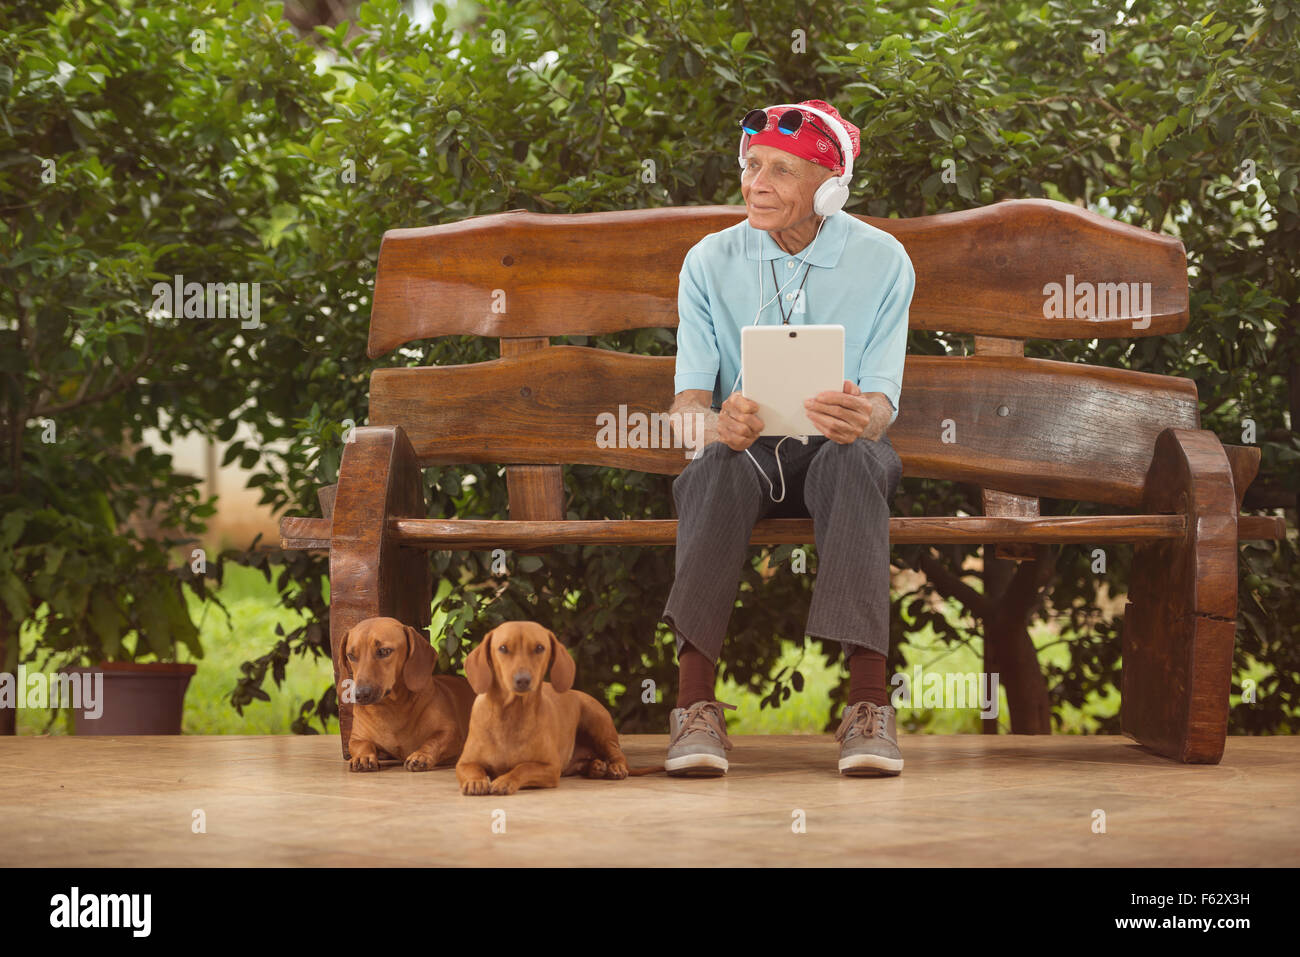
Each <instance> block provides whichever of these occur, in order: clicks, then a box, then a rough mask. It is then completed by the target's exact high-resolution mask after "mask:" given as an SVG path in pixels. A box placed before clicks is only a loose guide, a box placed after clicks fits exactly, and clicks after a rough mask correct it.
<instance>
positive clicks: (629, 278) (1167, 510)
mask: <svg viewBox="0 0 1300 957" xmlns="http://www.w3.org/2000/svg"><path fill="white" fill-rule="evenodd" d="M743 216H744V208H743V207H739V206H702V207H691V208H668V209H647V210H635V211H626V212H609V213H587V214H577V215H544V214H536V213H531V212H524V211H514V212H509V213H499V214H494V215H488V216H481V217H476V218H471V219H468V220H465V221H463V222H457V223H448V224H444V225H440V226H432V227H427V228H419V229H394V230H389V231H388V232H387V233H386V234H385V235H384V239H383V245H382V247H381V249H380V254H379V265H378V274H377V278H376V282H375V290H374V302H373V307H372V312H371V318H370V340H369V348H368V354H369V356H370V357H371V358H375V357H378V356H382V355H384V354H386V353H388V352H390V351H392V350H393V349H396V348H398V347H400V346H402V345H404V344H406V343H409V342H413V341H415V340H420V339H427V338H430V337H434V336H447V335H476V336H493V337H498V338H499V339H500V342H501V358H499V359H495V360H492V361H489V362H480V363H474V364H468V365H457V366H441V367H439V366H434V367H423V368H384V369H376V370H375V371H374V372H373V374H372V376H371V381H370V417H369V418H370V422H369V425H368V426H365V427H359V428H357V429H356V430H355V432H354V435H353V441H351V442H350V443H348V445H347V446H346V448H345V450H344V453H343V457H342V463H341V466H340V470H339V480H338V484H337V486H331V487H329V488H328V489H325V490H322V495H321V501H322V510H323V514H324V517H323V518H302V517H287V518H284V519H283V520H282V522H281V540H282V544H283V546H284V547H285V548H328V549H329V551H330V583H331V590H332V606H331V609H330V640H331V644H332V647H333V652H334V664H335V678H336V680H337V679H338V677H339V675H340V668H339V657H340V655H341V654H342V642H341V638H342V636H343V635H344V634H345V633H346V632H347V630H348V629H349V628H351V627H352V626H353V625H354V624H356V623H357V622H358V621H360V620H362V619H364V618H367V617H370V616H373V615H390V616H393V617H396V618H399V619H401V620H402V621H404V622H407V623H410V624H413V625H415V626H417V627H420V628H424V627H427V626H428V624H429V622H430V604H431V600H432V572H431V562H430V559H429V556H428V555H427V554H426V552H428V551H430V550H435V549H471V550H477V549H490V548H491V549H495V548H503V549H537V548H539V547H544V546H550V545H561V544H589V543H603V544H609V545H672V544H674V542H675V536H676V522H675V521H673V520H669V519H663V520H636V521H620V520H595V521H566V520H565V509H564V503H565V494H564V492H565V490H564V485H563V480H562V473H561V466H562V465H563V464H588V465H599V466H612V467H616V468H625V469H637V470H641V471H647V472H657V473H665V474H675V473H677V472H680V471H681V469H682V468H683V467H685V465H686V464H687V459H686V457H685V456H684V454H683V452H682V450H680V449H669V448H606V447H602V446H601V445H600V444H598V443H597V442H596V433H597V426H596V423H597V418H598V416H600V415H601V414H602V413H617V410H618V409H619V406H620V405H624V406H626V407H627V411H628V415H629V417H630V416H631V415H632V414H633V413H637V412H639V413H643V414H646V415H649V414H651V413H662V412H665V411H666V410H667V409H668V408H669V406H670V405H671V403H672V400H673V374H674V359H673V358H671V357H652V356H639V355H630V354H626V353H619V352H614V351H611V350H605V349H598V348H588V347H579V346H570V345H564V346H553V345H551V344H550V338H549V337H551V336H558V335H597V334H602V333H613V332H617V331H621V330H626V329H635V328H645V327H667V328H674V327H675V326H676V324H677V274H678V271H679V269H680V265H681V262H682V259H683V257H684V256H685V254H686V251H687V250H688V249H689V248H690V247H691V246H692V245H693V244H694V243H695V242H697V241H698V240H699V239H700V238H701V237H703V236H705V235H706V234H708V233H712V232H716V231H718V230H720V229H724V228H726V227H728V226H731V225H733V224H734V223H736V222H738V221H739V220H740V219H741V218H742V217H743ZM862 218H864V219H866V221H867V222H870V223H872V224H873V225H875V226H877V227H879V228H881V229H884V230H886V231H888V232H890V233H892V234H893V235H894V236H896V237H897V238H898V239H899V240H900V241H901V242H902V243H903V245H904V246H905V247H906V248H907V251H908V254H909V255H910V257H911V259H912V263H913V265H914V267H915V269H916V293H915V297H914V299H913V302H912V307H911V315H910V321H911V327H912V328H913V329H926V330H942V331H945V332H956V333H968V334H973V335H974V354H973V355H969V356H928V355H925V356H923V355H909V356H908V357H907V360H906V371H905V374H904V381H903V390H902V395H901V400H900V407H901V408H900V413H899V416H898V419H897V421H896V422H895V423H894V425H893V427H892V428H890V430H889V436H890V440H891V441H892V442H893V444H894V447H895V449H896V450H897V451H898V453H899V456H900V457H901V458H902V461H903V468H904V478H905V479H906V478H918V477H928V478H935V479H950V480H954V481H959V482H969V483H973V484H974V485H977V486H979V487H980V488H981V489H982V490H983V504H984V512H985V514H984V515H976V516H966V515H962V516H923V517H910V516H909V517H899V518H893V519H891V520H890V538H891V541H892V542H894V543H898V544H901V543H929V544H939V543H951V542H969V543H997V544H998V548H999V549H1000V550H1001V549H1008V550H1010V552H1011V554H1012V556H1013V557H1014V556H1015V555H1016V551H1015V550H1016V548H1017V546H1019V547H1020V548H1021V549H1023V548H1025V547H1027V543H1041V544H1056V543H1074V544H1084V545H1089V546H1104V545H1107V544H1112V543H1128V544H1132V545H1134V546H1135V547H1136V549H1137V551H1136V554H1135V556H1134V561H1133V575H1132V580H1131V582H1130V586H1129V601H1128V604H1127V605H1126V608H1125V616H1124V627H1123V649H1122V651H1123V682H1122V683H1123V687H1122V705H1121V708H1122V711H1121V719H1122V728H1123V731H1124V733H1125V734H1128V735H1130V736H1131V737H1133V738H1135V739H1136V740H1137V741H1139V742H1141V743H1142V744H1143V745H1146V746H1147V747H1149V748H1151V749H1153V750H1155V751H1157V752H1159V753H1160V754H1163V755H1167V756H1168V757H1171V758H1173V759H1175V760H1178V761H1183V762H1197V763H1217V762H1218V761H1219V759H1220V757H1221V755H1222V753H1223V745H1224V738H1225V735H1226V729H1227V718H1228V695H1229V688H1230V682H1231V675H1232V649H1233V639H1234V631H1235V623H1236V614H1237V547H1238V544H1237V543H1238V541H1239V540H1242V539H1263V538H1277V537H1280V536H1281V535H1282V534H1283V532H1284V526H1283V523H1282V520H1281V519H1280V518H1271V517H1250V516H1243V515H1240V510H1241V500H1242V496H1243V494H1244V493H1245V490H1246V487H1247V486H1248V485H1249V484H1250V482H1251V481H1252V480H1253V479H1254V477H1255V474H1256V471H1257V469H1258V467H1259V458H1260V453H1259V450H1258V449H1257V448H1253V447H1234V446H1224V445H1222V444H1221V443H1220V441H1219V439H1218V437H1217V436H1215V435H1214V433H1212V432H1209V431H1205V430H1202V429H1201V428H1200V415H1199V411H1198V404H1197V392H1196V384H1195V382H1193V381H1191V380H1189V379H1181V378H1174V377H1168V376H1160V375H1151V374H1147V373H1141V372H1132V371H1127V370H1123V369H1113V368H1105V367H1099V366H1092V365H1085V364H1076V363H1066V362H1058V361H1049V360H1043V359H1033V358H1026V357H1025V355H1024V342H1025V339H1027V338H1040V339H1071V338H1080V339H1089V340H1092V339H1098V338H1107V337H1130V336H1147V335H1163V334H1168V333H1175V332H1178V331H1179V330H1181V329H1183V328H1184V327H1185V326H1186V324H1187V319H1188V288H1187V264H1186V258H1185V255H1184V250H1183V246H1182V243H1181V242H1179V241H1178V240H1177V239H1174V238H1172V237H1169V236H1163V235H1159V234H1156V233H1152V232H1149V231H1146V230H1142V229H1138V228H1135V227H1132V226H1128V225H1124V224H1121V223H1117V222H1114V221H1112V220H1109V219H1106V218H1104V217H1101V216H1098V215H1095V214H1093V213H1090V212H1088V211H1086V210H1083V209H1080V208H1078V207H1075V206H1071V205H1068V204H1063V203H1057V202H1052V201H1048V200H1015V201H1010V202H1003V203H998V204H996V205H993V206H988V207H984V208H981V209H974V210H968V211H964V212H958V213H944V214H941V215H935V216H926V217H921V218H917V219H871V218H867V217H862ZM839 268H851V266H846V264H844V263H841V264H840V266H839ZM1067 276H1069V277H1072V278H1071V279H1067ZM1083 282H1090V283H1093V284H1101V283H1130V282H1143V283H1145V282H1149V283H1150V284H1151V286H1150V302H1149V307H1148V308H1147V309H1145V310H1143V309H1142V308H1141V307H1142V306H1143V305H1147V304H1146V303H1142V302H1139V301H1137V300H1138V298H1139V297H1133V299H1134V301H1132V302H1128V303H1122V302H1120V301H1119V297H1118V294H1117V292H1116V291H1115V290H1116V289H1117V287H1110V289H1108V290H1106V295H1107V297H1108V298H1107V310H1106V313H1105V315H1104V317H1102V318H1097V317H1096V316H1095V315H1094V316H1088V315H1085V313H1086V312H1087V311H1088V310H1087V304H1086V301H1085V300H1083V299H1080V300H1078V301H1076V302H1075V308H1074V309H1072V310H1071V309H1069V308H1068V307H1067V308H1065V309H1062V310H1055V309H1050V308H1049V309H1047V310H1045V308H1044V306H1045V301H1046V299H1047V295H1045V287H1046V286H1047V284H1049V283H1059V284H1066V283H1073V284H1074V287H1075V289H1082V288H1083V287H1082V286H1080V285H1078V284H1080V283H1083ZM494 291H495V292H494ZM1112 297H1113V298H1112ZM1126 298H1127V297H1126ZM1045 312H1047V313H1052V314H1056V313H1058V312H1063V313H1064V315H1065V316H1066V317H1063V318H1048V317H1046V316H1045ZM1071 315H1072V316H1073V317H1072V318H1070V317H1069V316H1071ZM954 429H955V439H956V441H951V439H952V438H953V430H954ZM470 463H481V464H499V465H505V466H506V477H507V482H508V491H509V502H510V518H509V520H500V521H491V520H472V519H459V518H456V517H454V516H445V517H434V518H429V517H427V515H426V505H425V501H424V497H423V484H422V473H421V470H422V469H423V468H424V467H426V466H433V465H451V464H470ZM1040 497H1050V498H1058V499H1068V500H1074V501H1086V502H1095V503H1103V504H1105V505H1109V506H1114V507H1115V510H1114V513H1113V514H1108V515H1099V516H1069V517H1052V516H1042V515H1040V514H1039V498H1040ZM671 507H672V506H671V502H664V503H663V510H664V513H665V514H671ZM1122 510H1126V511H1122ZM811 526H812V523H811V521H810V520H798V519H776V520H767V521H762V522H759V523H758V525H757V527H756V528H755V530H754V534H753V537H752V539H751V541H752V542H753V543H754V544H763V545H772V544H781V543H806V542H810V541H812V540H813V533H812V527H811ZM339 716H340V722H339V724H340V731H341V734H342V740H343V749H344V754H345V755H346V753H347V740H348V736H349V733H350V729H351V720H352V715H351V706H350V705H349V704H348V703H346V702H344V701H343V700H342V696H340V703H339Z"/></svg>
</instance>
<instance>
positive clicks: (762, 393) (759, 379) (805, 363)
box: [740, 325, 844, 435]
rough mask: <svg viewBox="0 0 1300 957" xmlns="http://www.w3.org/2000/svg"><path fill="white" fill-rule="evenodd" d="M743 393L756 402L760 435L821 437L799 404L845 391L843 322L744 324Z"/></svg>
mask: <svg viewBox="0 0 1300 957" xmlns="http://www.w3.org/2000/svg"><path fill="white" fill-rule="evenodd" d="M740 375H741V382H742V383H743V384H742V387H741V394H742V395H744V396H745V398H747V399H753V400H754V401H755V402H757V403H758V412H757V413H756V414H757V415H758V417H759V418H760V419H762V420H763V434H764V435H821V434H822V430H821V429H819V428H817V426H815V425H813V422H812V420H811V419H810V418H808V414H807V411H806V410H805V409H804V407H803V404H804V402H805V401H806V400H808V399H811V398H812V397H813V396H815V395H816V394H817V393H818V392H840V391H842V390H843V389H844V327H843V326H786V325H781V326H746V327H745V328H744V329H742V330H741V331H740Z"/></svg>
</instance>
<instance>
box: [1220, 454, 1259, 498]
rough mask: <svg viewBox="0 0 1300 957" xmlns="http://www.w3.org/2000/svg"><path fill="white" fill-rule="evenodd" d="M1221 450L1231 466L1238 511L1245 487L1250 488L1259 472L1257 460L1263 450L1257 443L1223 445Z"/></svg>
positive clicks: (1244, 493)
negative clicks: (1225, 454)
mask: <svg viewBox="0 0 1300 957" xmlns="http://www.w3.org/2000/svg"><path fill="white" fill-rule="evenodd" d="M1223 451H1224V452H1225V453H1227V456H1228V464H1229V465H1231V466H1232V487H1233V490H1234V491H1235V492H1236V495H1237V511H1238V512H1240V511H1241V500H1242V499H1243V498H1244V497H1245V495H1246V489H1248V488H1250V483H1251V482H1253V481H1255V476H1256V475H1258V474H1259V461H1260V457H1261V456H1262V455H1263V452H1262V451H1261V450H1260V448H1259V446H1257V445H1225V446H1224V447H1223Z"/></svg>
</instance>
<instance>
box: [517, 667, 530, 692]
mask: <svg viewBox="0 0 1300 957" xmlns="http://www.w3.org/2000/svg"><path fill="white" fill-rule="evenodd" d="M532 686H533V676H532V673H531V672H528V671H516V672H515V690H516V691H527V690H528V689H529V688H531V687H532Z"/></svg>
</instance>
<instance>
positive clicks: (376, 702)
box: [344, 618, 474, 771]
mask: <svg viewBox="0 0 1300 957" xmlns="http://www.w3.org/2000/svg"><path fill="white" fill-rule="evenodd" d="M345 641H346V643H347V644H346V648H345V649H344V650H345V652H346V654H345V655H344V664H345V665H346V667H347V672H348V676H349V677H350V678H352V679H353V682H354V685H353V690H354V692H355V699H354V701H355V707H354V708H353V710H352V735H351V737H349V738H348V752H349V753H350V754H351V755H352V760H351V762H350V763H349V766H350V767H351V768H352V770H353V771H378V770H379V753H380V751H384V752H387V754H388V755H390V756H392V757H395V758H397V759H398V760H399V761H404V762H405V764H406V770H408V771H428V770H430V769H431V768H433V767H436V766H437V765H439V764H450V763H451V762H452V761H455V760H456V758H458V757H460V752H461V749H462V748H464V746H465V735H466V732H467V731H468V729H469V715H470V709H471V708H472V707H473V706H474V691H473V689H472V688H470V686H469V682H467V681H466V680H465V679H464V678H462V677H460V675H435V674H434V673H433V664H434V657H433V646H432V645H430V644H429V642H428V641H426V640H425V638H424V636H423V635H421V634H420V633H419V632H418V631H416V630H415V629H414V628H412V627H410V626H409V625H403V624H402V623H401V622H400V621H398V620H397V619H396V618H367V619H366V620H365V621H363V622H360V623H359V624H357V625H355V626H354V627H353V628H352V629H351V630H350V631H349V632H348V633H347V637H346V639H345Z"/></svg>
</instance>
